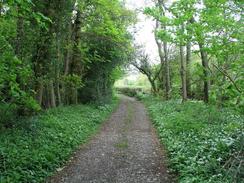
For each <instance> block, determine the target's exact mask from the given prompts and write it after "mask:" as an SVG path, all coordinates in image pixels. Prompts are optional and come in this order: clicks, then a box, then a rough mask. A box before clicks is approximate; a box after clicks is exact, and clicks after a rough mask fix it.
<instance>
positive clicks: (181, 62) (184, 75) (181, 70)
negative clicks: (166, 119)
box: [180, 46, 187, 102]
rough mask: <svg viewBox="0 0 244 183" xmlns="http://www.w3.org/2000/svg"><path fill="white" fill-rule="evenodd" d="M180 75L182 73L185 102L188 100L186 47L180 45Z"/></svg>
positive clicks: (183, 98)
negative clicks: (185, 61)
mask: <svg viewBox="0 0 244 183" xmlns="http://www.w3.org/2000/svg"><path fill="white" fill-rule="evenodd" d="M180 66H181V69H180V75H181V83H182V84H181V87H182V100H183V102H184V101H186V100H187V90H186V68H185V63H184V47H183V46H180Z"/></svg>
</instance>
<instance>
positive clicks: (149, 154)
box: [48, 96, 171, 183]
mask: <svg viewBox="0 0 244 183" xmlns="http://www.w3.org/2000/svg"><path fill="white" fill-rule="evenodd" d="M165 162H166V160H165V155H164V152H163V150H162V148H161V147H160V143H159V141H158V138H157V136H156V134H155V131H154V129H153V127H152V125H151V122H150V120H149V118H148V116H147V113H146V110H145V107H144V106H143V104H141V103H140V102H139V101H136V100H134V99H132V98H129V97H126V96H122V99H121V103H120V105H119V107H118V109H117V110H116V111H115V112H114V113H113V114H112V116H111V117H110V118H109V119H108V121H107V122H106V123H105V124H104V126H103V127H102V129H101V131H100V133H99V134H97V135H96V136H95V137H94V138H93V139H92V140H91V141H90V142H89V143H88V144H86V145H84V146H83V147H81V148H80V150H78V151H77V152H76V153H75V155H74V156H73V158H72V159H71V160H70V162H69V163H68V164H67V165H66V167H65V168H63V169H62V170H61V171H59V172H58V173H57V174H56V175H55V176H54V177H52V178H51V179H50V180H49V181H48V182H53V183H62V182H66V183H78V182H79V183H82V182H84V183H167V182H171V181H170V178H169V175H168V173H167V168H166V163H165Z"/></svg>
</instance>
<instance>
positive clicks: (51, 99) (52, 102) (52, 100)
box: [50, 81, 56, 107]
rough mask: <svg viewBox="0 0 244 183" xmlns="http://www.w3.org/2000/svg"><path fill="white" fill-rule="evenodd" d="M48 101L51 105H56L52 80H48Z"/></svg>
mask: <svg viewBox="0 0 244 183" xmlns="http://www.w3.org/2000/svg"><path fill="white" fill-rule="evenodd" d="M50 102H51V107H56V97H55V91H54V86H53V81H50Z"/></svg>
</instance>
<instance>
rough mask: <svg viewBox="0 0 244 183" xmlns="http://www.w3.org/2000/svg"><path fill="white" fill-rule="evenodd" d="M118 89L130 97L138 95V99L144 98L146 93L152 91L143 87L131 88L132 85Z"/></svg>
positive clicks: (117, 89)
mask: <svg viewBox="0 0 244 183" xmlns="http://www.w3.org/2000/svg"><path fill="white" fill-rule="evenodd" d="M116 91H117V92H118V93H120V94H124V95H127V96H129V97H137V98H138V99H140V98H143V96H144V95H146V94H149V93H150V92H149V91H146V90H144V89H142V88H130V87H123V88H116Z"/></svg>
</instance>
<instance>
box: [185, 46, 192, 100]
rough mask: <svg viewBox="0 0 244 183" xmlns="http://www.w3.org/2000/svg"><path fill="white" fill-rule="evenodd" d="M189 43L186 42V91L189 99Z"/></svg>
mask: <svg viewBox="0 0 244 183" xmlns="http://www.w3.org/2000/svg"><path fill="white" fill-rule="evenodd" d="M190 64H191V42H188V43H187V45H186V91H187V96H188V97H189V98H191V72H190Z"/></svg>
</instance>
